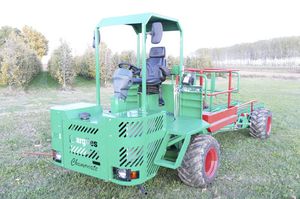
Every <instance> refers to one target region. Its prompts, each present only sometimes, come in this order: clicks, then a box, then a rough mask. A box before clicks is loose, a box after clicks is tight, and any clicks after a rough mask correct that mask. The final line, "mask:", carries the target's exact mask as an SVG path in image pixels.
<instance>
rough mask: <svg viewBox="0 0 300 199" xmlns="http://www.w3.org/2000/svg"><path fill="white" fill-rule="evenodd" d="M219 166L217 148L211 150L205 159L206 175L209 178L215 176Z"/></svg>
mask: <svg viewBox="0 0 300 199" xmlns="http://www.w3.org/2000/svg"><path fill="white" fill-rule="evenodd" d="M217 165H218V154H217V151H216V149H215V148H213V147H212V148H210V149H209V150H208V152H207V155H206V158H205V174H206V176H207V177H208V178H211V177H213V176H214V174H215V172H216V169H217Z"/></svg>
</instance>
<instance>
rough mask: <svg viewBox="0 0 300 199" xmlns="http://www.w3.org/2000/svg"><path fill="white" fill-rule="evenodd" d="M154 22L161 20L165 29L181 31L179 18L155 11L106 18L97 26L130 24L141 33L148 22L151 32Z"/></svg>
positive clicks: (147, 28)
mask: <svg viewBox="0 0 300 199" xmlns="http://www.w3.org/2000/svg"><path fill="white" fill-rule="evenodd" d="M153 22H161V23H162V25H163V28H164V31H181V28H180V25H179V22H178V21H177V19H173V18H171V17H165V16H162V15H158V14H155V13H144V14H136V15H128V16H121V17H110V18H104V19H102V20H101V21H100V22H99V23H98V25H97V28H101V27H105V26H114V25H130V26H132V27H133V29H134V30H135V32H136V33H141V32H142V26H141V25H142V24H146V31H147V32H149V31H151V25H152V23H153Z"/></svg>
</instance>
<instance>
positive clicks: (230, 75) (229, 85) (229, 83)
mask: <svg viewBox="0 0 300 199" xmlns="http://www.w3.org/2000/svg"><path fill="white" fill-rule="evenodd" d="M231 80H232V72H231V71H229V74H228V100H227V102H228V104H227V107H228V108H229V107H230V104H231V91H230V90H231V89H232V88H231Z"/></svg>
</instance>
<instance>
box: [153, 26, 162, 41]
mask: <svg viewBox="0 0 300 199" xmlns="http://www.w3.org/2000/svg"><path fill="white" fill-rule="evenodd" d="M162 35H163V26H162V23H161V22H154V23H152V29H151V43H152V44H158V43H160V41H161V38H162Z"/></svg>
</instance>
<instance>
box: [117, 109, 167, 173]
mask: <svg viewBox="0 0 300 199" xmlns="http://www.w3.org/2000/svg"><path fill="white" fill-rule="evenodd" d="M116 126H117V128H115V130H116V133H117V135H118V138H117V140H116V142H115V144H114V146H115V147H117V150H114V151H115V152H116V153H118V159H117V160H116V161H115V162H114V165H113V166H115V167H117V168H126V169H131V170H138V171H140V172H141V177H144V178H150V177H153V176H154V175H155V174H156V172H157V170H158V168H159V167H158V166H156V165H155V164H154V158H155V156H156V154H157V151H158V149H159V146H160V144H161V142H162V140H163V137H164V135H165V131H166V118H165V116H164V114H163V113H158V114H154V115H151V116H149V117H146V118H143V119H142V120H141V119H140V120H119V121H118V123H116Z"/></svg>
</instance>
